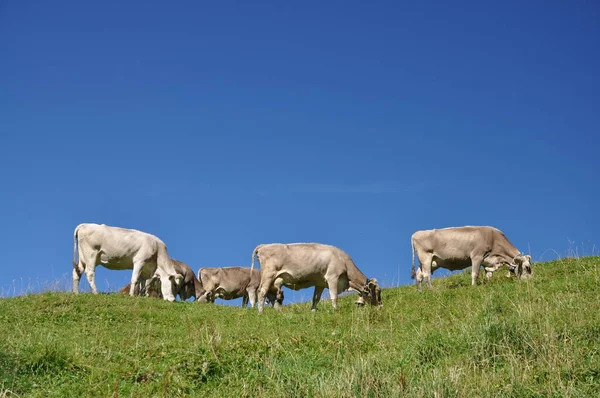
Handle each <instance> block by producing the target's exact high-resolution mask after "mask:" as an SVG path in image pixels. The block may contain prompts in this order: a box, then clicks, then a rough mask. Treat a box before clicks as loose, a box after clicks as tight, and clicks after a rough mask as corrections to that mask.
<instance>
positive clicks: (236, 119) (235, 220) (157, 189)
mask: <svg viewBox="0 0 600 398" xmlns="http://www.w3.org/2000/svg"><path fill="white" fill-rule="evenodd" d="M124 3H126V4H124ZM251 3H253V4H251ZM283 3H285V4H283ZM498 3H500V2H487V1H473V2H460V1H459V2H453V3H452V4H449V3H448V2H428V1H422V2H414V3H413V4H408V3H405V2H368V4H367V2H359V1H356V2H354V1H343V2H342V1H330V2H309V1H303V2H241V1H237V2H231V1H219V2H191V1H190V2H187V1H179V2H152V1H144V2H116V1H103V2H95V3H92V2H81V1H54V2H41V1H40V2H36V1H3V2H2V3H0V54H1V62H0V76H1V78H0V151H1V152H0V154H1V156H0V180H1V185H2V195H0V219H1V222H0V239H1V240H2V242H4V244H3V245H2V247H3V266H2V269H3V272H2V275H1V276H0V292H1V294H3V295H11V294H20V293H22V292H23V288H24V287H27V286H31V287H33V288H38V289H40V288H43V286H45V285H46V284H48V283H52V281H56V280H61V278H64V279H63V281H64V282H66V283H65V286H67V287H69V286H70V273H71V269H72V266H71V256H72V245H73V239H72V233H73V229H74V228H75V226H76V225H77V224H79V223H82V222H96V223H105V224H108V225H117V226H121V227H126V228H136V229H140V230H144V231H147V232H150V233H153V234H155V235H157V236H159V237H160V238H161V239H163V240H164V241H165V242H166V243H167V246H168V249H169V253H170V254H171V256H172V257H174V258H177V259H179V260H182V261H184V262H186V263H188V264H190V265H191V266H192V268H194V269H195V270H197V269H198V268H200V267H201V266H226V265H249V264H250V256H251V252H252V249H253V248H254V247H255V246H256V245H257V244H260V243H270V242H298V241H316V242H322V243H329V244H333V245H336V246H339V247H340V248H342V249H344V250H346V251H347V252H348V253H349V254H350V255H351V256H352V257H353V258H354V260H355V261H356V263H357V264H358V266H359V268H361V270H363V272H365V274H367V276H369V277H376V278H378V279H379V280H380V282H382V283H383V284H384V285H387V286H389V285H396V284H398V283H399V284H406V283H411V282H412V281H411V280H410V278H409V276H410V262H411V255H410V235H411V234H412V233H413V232H415V231H417V230H420V229H430V228H441V227H447V226H458V225H493V226H496V227H498V228H500V229H502V230H503V231H504V232H505V233H506V234H507V236H508V237H509V239H510V240H511V241H512V242H513V243H514V244H515V245H516V246H517V247H518V248H519V249H520V250H522V251H525V252H528V253H531V254H532V255H533V257H534V259H535V260H540V259H542V260H548V259H552V258H555V257H556V253H558V254H559V255H561V256H564V255H566V254H567V253H568V251H569V250H573V249H575V248H577V249H578V253H580V254H581V253H585V254H592V252H594V251H595V253H596V254H598V252H599V250H598V248H599V247H600V234H599V232H598V228H597V225H598V224H599V222H600V216H599V212H598V205H597V204H598V197H599V184H598V171H599V170H600V160H599V157H598V153H599V152H598V149H599V148H600V134H599V128H600V79H599V78H598V71H599V70H600V52H599V51H598V49H599V48H600V24H599V23H598V21H600V7H598V6H597V5H596V4H595V3H594V2H568V1H559V2H550V3H549V2H541V1H539V2H534V1H530V2H525V3H523V2H501V3H502V4H498ZM552 250H554V251H556V253H555V252H553V251H552ZM436 275H437V276H439V274H437V273H436V274H435V275H434V277H435V276H436ZM96 276H97V284H98V287H99V289H101V290H104V291H107V290H113V289H116V288H118V287H121V286H122V285H124V284H125V283H127V281H128V279H129V276H130V274H129V273H128V272H116V271H108V270H106V269H103V268H101V267H99V268H98V271H97V274H96ZM82 287H84V288H86V289H87V282H86V281H84V282H82ZM311 293H312V289H309V290H304V291H301V292H297V293H294V294H292V293H291V292H289V295H288V296H286V298H287V297H289V298H290V299H291V300H299V299H302V298H308V297H309V296H310V295H311ZM384 299H385V295H384Z"/></svg>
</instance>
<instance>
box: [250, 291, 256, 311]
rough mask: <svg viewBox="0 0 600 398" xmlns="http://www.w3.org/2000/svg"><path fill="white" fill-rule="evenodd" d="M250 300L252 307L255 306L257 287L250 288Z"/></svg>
mask: <svg viewBox="0 0 600 398" xmlns="http://www.w3.org/2000/svg"><path fill="white" fill-rule="evenodd" d="M248 301H249V302H250V308H254V304H256V289H250V291H249V292H248Z"/></svg>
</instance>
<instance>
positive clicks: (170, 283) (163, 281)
mask: <svg viewBox="0 0 600 398" xmlns="http://www.w3.org/2000/svg"><path fill="white" fill-rule="evenodd" d="M159 278H160V291H161V293H162V295H163V298H164V299H165V300H167V301H175V298H176V297H177V294H178V293H179V290H180V289H181V287H182V285H183V279H184V278H183V275H181V274H171V275H165V276H159Z"/></svg>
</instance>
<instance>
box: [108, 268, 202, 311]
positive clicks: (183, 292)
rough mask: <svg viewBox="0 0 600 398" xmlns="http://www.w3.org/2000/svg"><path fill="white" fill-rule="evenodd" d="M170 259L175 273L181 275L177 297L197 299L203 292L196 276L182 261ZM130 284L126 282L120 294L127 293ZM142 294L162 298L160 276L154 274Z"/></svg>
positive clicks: (183, 299)
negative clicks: (181, 280) (181, 281)
mask: <svg viewBox="0 0 600 398" xmlns="http://www.w3.org/2000/svg"><path fill="white" fill-rule="evenodd" d="M171 261H172V262H173V266H174V267H175V270H176V271H177V273H178V274H181V275H183V283H182V284H181V285H180V286H179V290H178V291H177V294H178V295H179V298H180V299H181V300H182V301H185V300H187V299H188V298H190V297H194V298H195V299H196V300H198V299H199V298H200V297H201V296H202V295H203V294H204V289H203V287H202V284H201V283H200V281H199V280H198V278H196V274H194V271H193V270H192V269H191V268H190V266H189V265H187V264H186V263H184V262H181V261H179V260H175V259H173V258H172V259H171ZM130 286H131V284H127V285H126V286H124V287H123V288H122V289H121V290H120V291H119V292H120V293H121V294H129V289H130ZM143 294H145V295H146V296H150V297H156V298H162V294H161V291H160V278H159V277H158V276H157V275H155V276H154V277H153V278H152V279H151V280H150V281H149V282H148V283H147V284H146V289H145V292H143ZM177 294H176V295H177Z"/></svg>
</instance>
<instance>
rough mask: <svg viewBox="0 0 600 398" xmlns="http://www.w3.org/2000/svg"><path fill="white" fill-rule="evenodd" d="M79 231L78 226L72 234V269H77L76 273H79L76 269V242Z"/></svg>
mask: <svg viewBox="0 0 600 398" xmlns="http://www.w3.org/2000/svg"><path fill="white" fill-rule="evenodd" d="M78 231H79V225H78V226H77V227H75V232H73V268H75V269H77V271H79V268H78V261H76V260H77V248H78V240H77V232H78Z"/></svg>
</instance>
